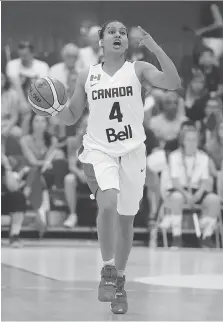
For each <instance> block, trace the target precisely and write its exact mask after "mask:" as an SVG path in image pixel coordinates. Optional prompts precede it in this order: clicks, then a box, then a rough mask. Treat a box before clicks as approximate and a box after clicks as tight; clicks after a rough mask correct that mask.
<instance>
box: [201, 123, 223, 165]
mask: <svg viewBox="0 0 223 322" xmlns="http://www.w3.org/2000/svg"><path fill="white" fill-rule="evenodd" d="M205 149H206V151H207V153H208V155H209V156H210V157H211V159H212V160H213V161H214V165H215V167H216V170H217V171H220V170H221V167H222V162H223V119H221V120H220V121H218V122H217V124H216V127H215V129H214V131H213V132H212V135H210V137H209V138H208V140H207V142H206V145H205Z"/></svg>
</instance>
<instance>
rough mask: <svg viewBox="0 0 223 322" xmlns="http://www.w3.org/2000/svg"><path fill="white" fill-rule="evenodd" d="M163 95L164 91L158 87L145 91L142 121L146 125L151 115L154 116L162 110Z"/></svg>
mask: <svg viewBox="0 0 223 322" xmlns="http://www.w3.org/2000/svg"><path fill="white" fill-rule="evenodd" d="M164 96H165V91H164V90H162V89H158V88H154V89H152V90H150V91H147V92H146V94H145V102H144V123H146V124H147V125H149V121H150V119H151V117H152V116H156V115H158V114H160V113H161V112H162V108H163V98H164Z"/></svg>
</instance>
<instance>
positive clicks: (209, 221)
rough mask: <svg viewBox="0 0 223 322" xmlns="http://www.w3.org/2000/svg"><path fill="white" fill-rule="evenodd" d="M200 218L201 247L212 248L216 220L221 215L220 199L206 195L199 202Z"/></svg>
mask: <svg viewBox="0 0 223 322" xmlns="http://www.w3.org/2000/svg"><path fill="white" fill-rule="evenodd" d="M201 205H202V208H203V209H202V210H203V211H202V217H201V219H200V224H201V228H202V230H203V234H202V240H201V243H202V247H210V248H213V247H214V245H213V242H212V238H211V237H212V235H213V233H214V231H215V229H216V224H217V220H218V218H219V216H220V214H221V199H220V197H219V196H218V195H216V194H214V193H208V194H206V195H205V196H204V198H202V200H201Z"/></svg>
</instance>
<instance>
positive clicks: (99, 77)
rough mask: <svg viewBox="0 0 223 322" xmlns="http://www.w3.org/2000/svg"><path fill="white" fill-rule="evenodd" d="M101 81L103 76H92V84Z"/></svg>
mask: <svg viewBox="0 0 223 322" xmlns="http://www.w3.org/2000/svg"><path fill="white" fill-rule="evenodd" d="M100 79H101V74H98V75H91V77H90V82H93V81H94V82H95V81H99V80H100Z"/></svg>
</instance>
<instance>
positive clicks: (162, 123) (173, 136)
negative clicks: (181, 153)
mask: <svg viewBox="0 0 223 322" xmlns="http://www.w3.org/2000/svg"><path fill="white" fill-rule="evenodd" d="M180 103H181V101H180V97H179V96H178V94H177V93H176V92H166V93H165V95H164V99H163V109H162V113H160V114H158V115H157V116H154V117H152V118H151V120H150V125H149V127H150V129H151V130H152V131H153V132H154V134H155V136H156V137H157V138H158V139H159V140H162V141H165V142H166V144H168V146H169V148H168V149H169V150H175V149H176V148H177V147H178V135H179V132H180V127H181V124H182V123H183V122H184V121H185V120H186V117H185V115H184V109H183V106H181V104H180Z"/></svg>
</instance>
